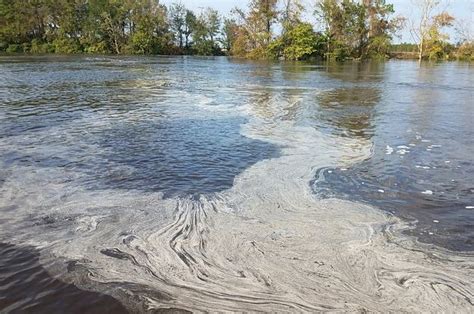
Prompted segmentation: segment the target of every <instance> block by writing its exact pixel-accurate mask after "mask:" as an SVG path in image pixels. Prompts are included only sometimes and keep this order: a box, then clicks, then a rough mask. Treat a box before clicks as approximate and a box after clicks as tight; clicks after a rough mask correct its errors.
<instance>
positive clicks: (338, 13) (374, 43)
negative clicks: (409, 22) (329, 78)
mask: <svg viewBox="0 0 474 314" xmlns="http://www.w3.org/2000/svg"><path fill="white" fill-rule="evenodd" d="M315 13H316V15H317V16H318V17H319V18H320V19H321V20H322V22H323V25H324V28H325V35H326V38H327V39H326V40H327V41H326V47H327V51H328V53H329V57H330V58H335V59H338V60H340V59H345V58H347V57H353V58H366V57H368V56H375V55H381V56H385V55H386V54H387V53H388V50H389V47H390V42H391V39H392V36H393V35H394V34H395V33H396V31H398V30H399V29H400V27H401V26H402V22H403V19H402V18H400V17H395V18H392V16H391V15H392V14H393V13H394V7H393V5H391V4H387V3H386V1H385V0H363V1H361V2H358V1H352V0H321V1H319V2H318V3H317V6H316V12H315Z"/></svg>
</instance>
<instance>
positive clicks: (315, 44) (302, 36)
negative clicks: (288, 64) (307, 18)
mask: <svg viewBox="0 0 474 314" xmlns="http://www.w3.org/2000/svg"><path fill="white" fill-rule="evenodd" d="M323 45H324V39H323V37H322V36H321V35H320V34H317V33H316V32H315V31H314V30H313V26H312V25H311V24H309V23H299V24H297V25H294V26H293V27H291V29H289V30H288V31H286V32H285V33H283V34H282V36H281V37H279V38H278V39H276V40H275V41H273V42H272V44H270V47H269V50H270V51H271V53H272V54H273V56H274V57H278V58H283V59H285V60H306V59H309V58H310V57H312V56H315V55H317V54H320V55H321V54H322V51H323V49H324V48H323Z"/></svg>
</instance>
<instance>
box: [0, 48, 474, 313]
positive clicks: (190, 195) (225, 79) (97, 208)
mask: <svg viewBox="0 0 474 314" xmlns="http://www.w3.org/2000/svg"><path fill="white" fill-rule="evenodd" d="M473 73H474V72H473V69H472V67H471V66H470V65H469V64H462V63H441V64H422V65H421V66H420V65H419V64H418V63H416V62H411V61H390V62H386V63H375V62H374V63H346V64H302V63H256V62H246V61H238V60H229V59H226V58H220V57H217V58H190V57H170V58H168V57H85V56H74V57H61V56H51V57H1V58H0V166H1V167H0V211H1V212H2V217H0V242H3V243H6V244H4V245H3V246H2V247H1V248H2V250H4V251H5V252H6V253H5V254H6V255H5V258H6V260H5V261H6V262H5V263H7V264H8V266H7V267H6V268H2V272H1V278H2V283H1V287H0V289H4V290H5V291H6V290H8V287H10V286H11V285H15V282H17V280H18V278H23V277H24V276H29V274H30V273H34V274H37V275H35V276H36V277H35V276H29V277H28V279H27V280H26V279H25V280H26V282H29V283H31V284H30V285H28V289H26V288H25V289H24V288H23V286H21V287H20V286H19V287H17V288H18V289H20V290H22V291H23V292H24V293H23V294H21V297H18V298H17V299H15V300H14V299H12V297H11V296H7V299H6V300H7V301H5V300H3V301H2V302H3V303H1V302H0V306H1V307H0V308H1V309H8V310H12V311H25V310H29V309H30V310H31V309H35V308H36V309H41V310H46V309H48V310H50V309H51V307H52V310H53V311H54V310H56V311H60V310H61V309H62V308H61V307H60V306H58V307H57V308H55V306H54V304H52V303H51V299H53V298H57V297H59V296H60V297H61V298H64V300H65V302H66V303H67V302H72V303H67V304H71V305H70V306H71V307H72V308H73V310H77V311H87V310H90V311H93V310H99V309H101V308H102V306H105V305H104V304H110V308H114V309H115V306H118V305H117V303H116V302H117V301H116V300H118V301H120V302H121V303H122V304H123V306H124V307H126V308H127V309H128V310H132V311H134V310H137V309H138V310H139V311H140V310H143V309H144V308H150V309H174V310H177V309H182V310H209V309H214V310H219V309H220V310H269V309H272V310H274V311H294V310H299V311H320V310H328V309H330V310H335V311H341V310H357V311H360V310H374V311H383V310H387V311H397V310H401V309H404V310H406V309H412V310H415V311H416V310H420V309H423V310H433V311H440V310H445V309H447V308H450V309H452V308H456V309H467V307H466V304H470V306H471V307H472V291H473V290H472V286H473V283H472V280H470V279H469V278H468V277H469V276H467V275H466V273H467V271H466V270H468V269H469V268H470V267H472V254H471V251H472V250H473V248H474V247H473V239H474V226H473V221H474V220H473V218H474V208H473V206H474V180H473V178H474V176H473V175H472V174H473V173H474V160H473V157H472V156H474V145H473V144H474V143H473V138H474V127H473V121H474V116H473V112H474V111H473V109H474V107H473V102H472V99H473V93H474V88H473V86H474V77H473ZM391 215H395V216H393V217H392V216H391ZM397 217H399V218H401V219H402V220H399V219H398V218H397ZM417 241H421V242H423V243H426V244H428V246H425V245H424V244H420V243H417ZM430 244H434V245H435V246H430ZM12 245H15V246H12ZM444 248H446V249H449V250H452V251H446V250H444ZM433 252H436V253H433ZM28 254H29V255H28ZM30 255H31V256H32V262H31V265H30V264H28V265H26V264H24V259H25V256H30ZM37 256H40V257H41V258H37ZM22 265H23V266H22ZM71 265H72V266H71ZM349 265H350V266H349ZM30 270H31V271H30ZM374 274H375V275H374ZM38 276H39V277H38ZM40 277H41V278H43V279H44V280H43V279H41V282H42V283H43V282H44V283H45V285H46V286H48V285H49V283H51V286H50V287H51V289H50V290H48V292H47V293H44V292H43V291H44V289H45V287H44V286H43V285H42V284H39V283H38V282H39V281H38V280H37V278H40ZM25 278H26V277H25ZM61 281H63V282H64V285H63V282H61ZM65 282H67V284H66V283H65ZM381 282H382V284H381ZM37 283H38V284H37ZM415 283H416V284H415ZM72 284H74V285H75V286H73V285H72ZM433 285H441V286H443V287H449V289H444V288H440V289H439V290H437V289H433V288H432V287H433ZM48 287H49V286H48ZM76 287H77V288H76ZM384 287H385V288H384ZM63 290H64V295H63V294H61V293H62V292H61V291H63ZM12 291H13V290H12ZM107 295H112V296H113V297H114V298H115V299H113V298H111V297H109V296H107ZM402 296H405V297H402ZM84 297H87V298H90V299H91V300H94V302H92V303H90V307H89V308H87V305H84V304H80V305H78V304H77V303H74V302H75V301H76V299H80V298H84ZM66 303H65V304H66ZM63 305H64V304H63ZM83 306H86V308H84V307H83ZM450 306H451V307H450ZM121 309H122V307H121V305H120V306H118V307H117V311H118V310H121Z"/></svg>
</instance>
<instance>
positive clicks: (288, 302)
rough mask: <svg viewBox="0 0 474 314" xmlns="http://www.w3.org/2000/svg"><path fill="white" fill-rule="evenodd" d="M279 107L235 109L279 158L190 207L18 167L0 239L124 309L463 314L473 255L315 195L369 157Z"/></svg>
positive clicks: (246, 129) (247, 131)
mask: <svg viewBox="0 0 474 314" xmlns="http://www.w3.org/2000/svg"><path fill="white" fill-rule="evenodd" d="M197 105H198V106H200V107H203V106H208V107H209V108H207V109H206V110H210V111H212V110H214V109H215V110H216V112H219V113H220V114H223V112H226V110H221V108H216V106H217V107H218V105H214V104H212V102H210V101H208V100H205V101H200V102H198V104H197ZM290 105H291V104H290V103H288V102H286V103H285V102H284V101H282V99H278V101H271V100H270V101H268V103H267V108H266V109H267V111H270V112H272V115H268V114H263V113H261V112H258V111H256V110H255V107H253V106H252V104H251V103H248V104H246V105H243V106H242V107H241V108H240V112H244V113H246V114H247V115H248V118H249V120H248V122H247V123H246V124H244V125H242V128H241V133H242V135H244V136H246V137H249V138H252V139H255V140H260V141H265V142H268V143H272V144H275V145H278V146H280V147H282V151H281V155H280V157H278V158H272V159H266V160H263V161H260V162H258V163H256V164H254V165H253V166H251V167H249V168H248V169H246V170H245V171H244V172H242V173H241V174H240V175H238V176H237V177H236V178H235V180H234V184H233V186H232V187H231V188H230V189H228V190H225V191H222V192H216V193H214V194H209V195H206V196H201V197H200V198H199V199H195V198H187V197H171V198H163V195H162V194H161V193H156V192H148V193H145V192H140V191H130V190H116V189H115V190H96V191H91V190H90V189H85V188H81V187H80V186H77V185H76V184H74V181H75V179H74V178H73V177H74V176H79V175H80V174H78V173H74V172H72V173H67V172H64V171H62V170H60V169H58V168H44V167H43V168H40V167H21V166H17V167H16V168H15V169H14V173H11V174H10V176H9V177H8V179H7V180H6V181H5V182H4V183H3V185H2V186H1V190H2V195H3V197H2V198H1V200H0V206H1V207H2V208H11V210H10V211H5V212H4V215H3V217H2V220H3V221H5V222H8V224H3V226H5V227H2V229H1V231H0V236H1V237H2V238H3V239H6V238H7V239H9V241H10V242H12V243H19V244H28V245H32V246H34V247H38V248H43V250H42V256H41V259H40V261H41V262H42V263H43V264H44V265H47V268H48V270H49V271H50V273H51V274H53V275H56V276H60V277H61V278H62V279H63V280H65V281H67V282H73V283H75V284H76V285H78V286H79V287H82V288H85V289H91V290H99V291H101V289H103V287H104V286H105V287H107V293H108V294H111V295H113V296H115V297H117V298H119V299H120V300H121V301H122V302H124V303H125V304H126V305H128V306H129V308H130V309H136V308H141V309H159V308H161V309H163V308H164V309H166V308H169V309H184V310H200V311H206V310H208V311H228V310H230V311H232V310H239V311H294V310H299V311H317V310H335V311H365V310H370V311H428V312H430V311H443V310H448V309H449V310H450V311H455V312H469V311H472V309H473V298H474V296H473V293H474V282H473V278H472V267H474V264H473V260H472V256H470V255H468V254H463V253H453V252H449V251H445V250H442V249H439V248H437V247H434V246H428V245H423V244H419V243H416V241H415V240H414V239H413V238H410V237H408V236H406V235H403V234H402V233H401V232H402V231H403V230H405V229H407V228H410V226H409V225H407V224H406V223H403V222H402V221H400V220H399V219H397V218H395V217H392V216H388V215H387V214H385V213H383V212H382V211H380V210H378V209H376V208H372V207H370V206H367V205H362V204H358V203H354V202H349V201H342V200H337V199H326V200H321V199H317V198H316V197H315V196H314V194H313V193H312V190H311V187H310V184H309V183H310V181H311V180H312V179H313V178H314V176H315V172H316V171H317V170H318V169H321V168H325V167H332V168H336V167H340V168H342V169H345V168H346V167H350V166H351V165H352V164H353V163H356V162H360V161H362V160H364V159H366V158H369V157H370V154H371V149H372V144H371V142H370V141H369V140H365V139H362V138H359V139H350V138H347V137H346V138H344V137H335V136H331V135H327V134H323V133H321V132H319V131H317V130H315V129H314V128H309V127H302V126H297V125H296V124H295V123H294V122H293V121H291V120H285V119H284V117H285V113H287V109H288V107H289V106H290ZM211 107H212V108H211ZM223 108H226V105H225V104H224V105H223ZM275 116H276V117H280V118H278V119H275V118H274V117H275ZM64 260H66V261H68V263H61V262H58V261H64ZM71 261H72V262H73V263H74V265H75V267H72V268H71V267H69V268H68V267H66V266H67V265H70V263H71Z"/></svg>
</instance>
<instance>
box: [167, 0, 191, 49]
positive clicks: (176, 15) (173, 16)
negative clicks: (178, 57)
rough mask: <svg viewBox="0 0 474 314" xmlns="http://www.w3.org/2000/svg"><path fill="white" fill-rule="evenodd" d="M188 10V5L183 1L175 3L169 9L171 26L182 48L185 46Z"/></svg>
mask: <svg viewBox="0 0 474 314" xmlns="http://www.w3.org/2000/svg"><path fill="white" fill-rule="evenodd" d="M186 12H187V10H186V7H185V6H184V5H183V4H182V3H173V4H172V5H171V7H170V10H169V14H170V17H169V18H170V28H171V31H172V32H173V34H174V37H175V40H176V41H177V43H178V45H179V48H180V49H182V48H183V43H184V41H183V36H184V31H185V23H186Z"/></svg>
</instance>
